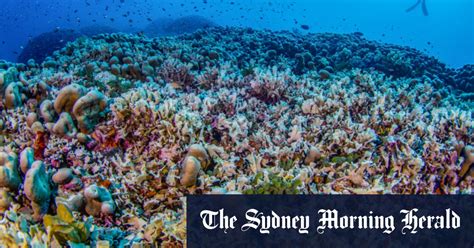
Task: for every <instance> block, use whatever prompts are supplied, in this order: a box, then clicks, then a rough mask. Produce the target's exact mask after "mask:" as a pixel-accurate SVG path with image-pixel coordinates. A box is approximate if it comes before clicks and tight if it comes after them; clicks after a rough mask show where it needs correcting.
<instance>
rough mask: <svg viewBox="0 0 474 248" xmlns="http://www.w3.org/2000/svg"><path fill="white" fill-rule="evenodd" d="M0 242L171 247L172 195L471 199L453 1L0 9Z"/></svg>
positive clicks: (111, 0) (462, 58) (461, 6)
mask: <svg viewBox="0 0 474 248" xmlns="http://www.w3.org/2000/svg"><path fill="white" fill-rule="evenodd" d="M1 3H2V5H1V7H0V8H1V10H2V11H1V14H0V23H1V25H0V216H1V217H2V218H1V220H0V247H16V245H17V244H22V245H23V244H24V245H25V246H26V245H29V246H32V247H37V246H38V247H43V246H46V247H60V246H70V247H83V245H88V246H90V247H135V245H136V246H137V247H186V245H187V244H186V240H187V239H186V224H187V219H186V218H187V217H186V214H185V209H186V198H185V197H186V196H187V195H190V194H192V195H207V194H221V195H227V194H232V195H239V194H307V195H313V194H318V195H327V194H356V195H358V194H387V195H389V194H407V195H415V194H416V195H418V194H423V195H424V194H427V195H444V194H452V195H461V194H469V195H472V194H473V193H474V166H473V165H474V135H473V131H474V112H473V110H474V54H473V53H474V50H473V49H474V46H473V45H472V44H474V40H473V30H474V29H473V25H474V24H473V12H474V11H473V3H472V1H471V0H451V1H442V0H419V1H418V0H383V1H382V0H370V1H369V0H367V1H362V0H361V1H356V0H331V1H329V0H324V1H323V0H321V1H319V0H313V1H257V0H252V1H251V0H242V1H237V0H234V1H227V0H226V1H224V0H215V1H214V0H200V1H151V0H148V1H138V0H136V1H132V0H80V1H79V0H70V1H46V0H38V1H31V0H28V1H26V0H24V1H22V0H1Z"/></svg>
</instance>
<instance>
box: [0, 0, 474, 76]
mask: <svg viewBox="0 0 474 248" xmlns="http://www.w3.org/2000/svg"><path fill="white" fill-rule="evenodd" d="M416 1H417V0H386V1H377V0H360V1H353V0H301V1H282V0H279V1H263V0H241V1H227V0H226V1H224V0H222V1H221V0H205V1H198V0H196V1H169V0H160V1H154V0H144V1H138V0H124V1H119V0H71V1H55V0H48V1H47V0H36V1H34V0H3V1H2V15H1V16H0V21H1V23H2V25H1V26H0V37H1V43H0V58H2V59H7V60H10V61H15V59H16V58H17V56H18V54H19V53H21V51H22V48H23V47H25V46H26V44H27V42H28V40H29V39H31V38H32V37H35V36H37V35H39V34H41V33H44V32H49V31H52V30H54V29H57V28H59V29H80V28H82V27H86V26H90V25H104V26H108V27H112V28H115V29H116V30H119V31H124V32H138V31H140V30H143V29H144V28H145V27H146V26H147V25H148V24H149V22H150V20H149V19H151V20H155V19H159V18H173V19H175V18H179V17H183V16H186V15H201V16H203V17H206V18H208V19H210V20H212V21H214V22H215V23H216V24H218V25H222V26H238V27H252V28H258V29H272V30H291V29H294V28H296V29H300V25H301V24H305V25H308V26H309V27H310V29H309V30H307V31H304V30H302V31H304V32H336V33H351V32H362V33H364V35H365V36H366V37H368V38H370V39H374V40H379V41H382V42H388V43H393V44H399V45H407V46H410V47H414V48H417V49H419V50H422V51H424V52H426V53H428V54H430V55H433V56H436V57H437V58H439V59H440V60H441V61H442V62H444V63H446V64H448V65H450V66H452V67H460V66H462V65H464V64H469V63H471V64H472V63H474V48H473V47H474V46H473V45H472V44H474V34H473V33H474V32H473V30H474V19H473V15H474V14H473V13H474V3H473V2H472V1H471V0H452V1H446V0H426V5H427V9H428V16H424V15H423V13H422V10H421V6H418V7H417V8H416V9H414V10H413V11H411V12H406V11H405V10H406V9H408V8H409V7H410V6H412V5H413V4H414V3H416Z"/></svg>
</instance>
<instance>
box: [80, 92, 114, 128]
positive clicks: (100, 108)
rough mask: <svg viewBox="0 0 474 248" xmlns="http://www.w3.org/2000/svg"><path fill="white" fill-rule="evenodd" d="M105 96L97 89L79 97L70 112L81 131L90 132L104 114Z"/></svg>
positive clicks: (105, 106)
mask: <svg viewBox="0 0 474 248" xmlns="http://www.w3.org/2000/svg"><path fill="white" fill-rule="evenodd" d="M106 108H107V98H106V97H105V96H104V94H102V93H101V92H99V91H98V90H92V91H90V92H89V93H87V95H85V96H83V97H81V98H79V99H78V100H77V102H76V103H75V104H74V107H73V109H72V112H73V114H74V118H76V120H77V127H78V128H79V130H80V131H81V132H82V133H90V132H92V130H93V129H94V127H95V125H96V124H97V122H98V120H99V119H100V118H101V117H103V116H104V115H105V110H106Z"/></svg>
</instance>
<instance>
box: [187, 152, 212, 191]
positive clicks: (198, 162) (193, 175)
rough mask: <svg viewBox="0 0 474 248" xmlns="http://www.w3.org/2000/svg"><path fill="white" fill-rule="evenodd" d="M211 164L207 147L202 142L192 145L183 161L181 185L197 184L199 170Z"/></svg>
mask: <svg viewBox="0 0 474 248" xmlns="http://www.w3.org/2000/svg"><path fill="white" fill-rule="evenodd" d="M209 164H210V158H209V155H208V153H207V151H206V148H204V146H203V145H200V144H193V145H191V146H190V147H189V148H188V153H187V155H186V157H185V158H184V161H183V169H182V175H181V180H180V183H181V185H184V186H186V187H189V186H193V185H195V184H196V182H197V177H198V174H199V171H201V169H202V170H206V169H207V167H208V166H209Z"/></svg>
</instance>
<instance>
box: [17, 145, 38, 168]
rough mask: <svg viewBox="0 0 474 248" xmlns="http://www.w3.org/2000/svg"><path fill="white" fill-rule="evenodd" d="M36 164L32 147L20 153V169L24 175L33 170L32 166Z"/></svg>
mask: <svg viewBox="0 0 474 248" xmlns="http://www.w3.org/2000/svg"><path fill="white" fill-rule="evenodd" d="M34 162H35V151H34V150H33V148H31V147H27V148H25V149H23V151H21V153H20V169H21V171H22V172H23V174H26V172H27V171H28V170H29V169H30V168H31V165H33V163H34Z"/></svg>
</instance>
